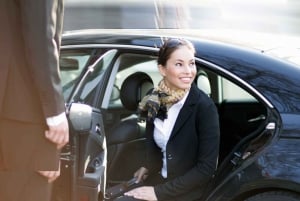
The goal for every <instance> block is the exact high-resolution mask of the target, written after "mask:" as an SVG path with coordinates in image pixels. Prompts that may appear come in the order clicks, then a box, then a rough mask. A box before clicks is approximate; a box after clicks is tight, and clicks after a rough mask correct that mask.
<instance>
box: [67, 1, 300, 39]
mask: <svg viewBox="0 0 300 201" xmlns="http://www.w3.org/2000/svg"><path fill="white" fill-rule="evenodd" d="M299 25H300V1H299V0H65V30H73V29H82V28H102V29H158V28H161V29H170V28H190V29H212V28H213V29H215V28H217V29H242V30H249V31H254V30H255V31H259V32H270V33H273V32H277V33H288V34H294V35H297V34H299V33H300V26H299Z"/></svg>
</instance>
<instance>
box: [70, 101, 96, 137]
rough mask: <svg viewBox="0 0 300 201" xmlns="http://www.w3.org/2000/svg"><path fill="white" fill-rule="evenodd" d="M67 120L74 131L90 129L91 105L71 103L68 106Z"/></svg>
mask: <svg viewBox="0 0 300 201" xmlns="http://www.w3.org/2000/svg"><path fill="white" fill-rule="evenodd" d="M68 115H69V120H70V123H71V125H72V126H73V128H74V129H75V131H78V132H82V131H88V130H90V129H91V125H92V107H91V106H89V105H85V104H81V103H72V104H71V106H70V107H69V112H68Z"/></svg>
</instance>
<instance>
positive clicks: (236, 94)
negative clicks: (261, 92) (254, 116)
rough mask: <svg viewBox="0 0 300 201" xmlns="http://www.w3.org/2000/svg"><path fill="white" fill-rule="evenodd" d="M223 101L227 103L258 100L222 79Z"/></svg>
mask: <svg viewBox="0 0 300 201" xmlns="http://www.w3.org/2000/svg"><path fill="white" fill-rule="evenodd" d="M220 88H221V91H222V93H221V94H220V95H221V97H220V98H221V100H226V101H256V99H255V98H254V97H253V96H252V95H251V94H249V93H248V92H246V91H245V90H244V89H242V88H241V87H239V86H237V85H236V84H234V83H232V82H230V81H229V80H227V79H225V78H223V77H220Z"/></svg>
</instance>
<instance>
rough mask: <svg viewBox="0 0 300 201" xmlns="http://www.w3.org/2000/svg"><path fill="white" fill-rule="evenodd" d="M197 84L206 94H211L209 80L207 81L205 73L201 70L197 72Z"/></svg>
mask: <svg viewBox="0 0 300 201" xmlns="http://www.w3.org/2000/svg"><path fill="white" fill-rule="evenodd" d="M197 86H198V88H199V89H201V90H202V91H203V92H204V93H206V94H207V95H208V96H210V94H211V88H210V82H209V79H208V76H207V74H206V73H205V72H204V71H202V70H200V71H199V72H198V77H197Z"/></svg>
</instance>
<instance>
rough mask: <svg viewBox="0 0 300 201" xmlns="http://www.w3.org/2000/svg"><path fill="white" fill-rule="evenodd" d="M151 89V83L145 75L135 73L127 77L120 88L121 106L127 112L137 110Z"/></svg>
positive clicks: (149, 78)
mask: <svg viewBox="0 0 300 201" xmlns="http://www.w3.org/2000/svg"><path fill="white" fill-rule="evenodd" d="M153 87H154V86H153V81H152V79H151V77H150V76H149V75H147V74H146V73H143V72H136V73H133V74H131V75H129V76H128V77H127V78H126V79H125V80H124V82H123V84H122V86H121V92H120V98H121V102H122V104H123V105H124V107H125V108H127V109H128V110H137V107H138V104H139V102H140V101H141V100H142V98H143V97H144V96H145V95H146V94H147V93H148V92H149V90H150V89H152V88H153Z"/></svg>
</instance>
